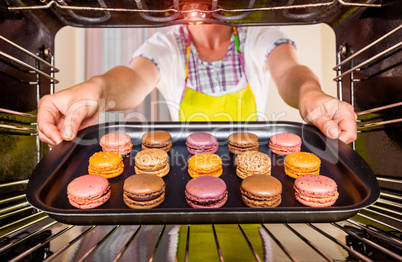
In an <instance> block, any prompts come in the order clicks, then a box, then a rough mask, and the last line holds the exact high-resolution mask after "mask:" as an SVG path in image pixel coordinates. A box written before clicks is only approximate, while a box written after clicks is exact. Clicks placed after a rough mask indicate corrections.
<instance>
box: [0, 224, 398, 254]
mask: <svg viewBox="0 0 402 262" xmlns="http://www.w3.org/2000/svg"><path fill="white" fill-rule="evenodd" d="M180 227H184V228H185V229H186V228H188V229H187V230H188V231H187V234H188V235H187V238H184V239H180V240H179V238H176V237H173V236H175V234H176V233H177V232H178V230H179V229H180ZM211 227H212V228H211V234H216V235H215V236H214V238H215V239H216V241H215V243H214V242H210V243H208V244H207V246H208V250H210V252H212V253H213V254H212V255H213V256H215V255H216V258H217V260H220V261H224V260H225V256H226V257H227V256H229V254H225V253H222V250H221V248H220V244H221V243H219V237H220V234H219V232H218V233H216V232H215V231H212V230H213V228H214V225H211ZM191 228H192V225H188V226H186V225H183V226H175V225H169V226H167V225H165V226H162V225H161V226H150V225H147V226H141V225H139V226H72V225H65V224H62V223H58V222H55V221H53V220H51V219H50V218H46V219H44V220H42V221H38V222H37V223H35V224H33V225H31V226H30V227H29V228H24V229H23V230H21V231H17V232H14V233H13V234H10V235H8V236H7V237H4V236H2V238H1V240H2V241H7V242H8V244H7V245H4V246H2V247H1V249H0V252H3V253H2V254H7V255H8V256H9V257H7V259H9V261H17V260H18V259H22V258H24V257H25V258H27V257H29V256H30V255H38V250H43V249H44V247H46V248H45V249H44V250H45V252H44V251H41V252H44V253H45V254H42V253H40V254H41V255H43V257H42V258H41V259H43V260H45V261H51V260H52V261H55V260H56V261H83V260H90V261H93V260H95V261H98V259H101V260H102V261H126V260H127V259H130V261H161V258H165V260H163V261H170V259H172V258H174V259H175V258H177V257H182V258H184V261H188V260H194V257H192V255H195V253H194V252H195V248H197V247H195V246H193V245H192V244H191V241H192V238H193V237H195V236H192V231H191ZM260 228H261V230H260V234H261V235H262V237H263V238H264V239H265V241H266V243H265V245H266V246H267V248H268V249H267V250H269V251H270V253H269V254H266V257H265V259H267V258H268V259H270V260H272V261H288V260H290V261H322V260H327V261H334V260H338V261H345V260H351V259H352V256H354V257H356V258H358V259H359V260H361V261H379V260H376V259H371V258H369V256H370V252H368V251H367V253H365V252H364V250H363V251H361V250H357V249H356V247H353V246H351V244H350V242H349V240H348V238H349V237H352V238H354V239H355V240H356V241H359V242H360V243H364V245H367V248H374V249H377V251H379V252H380V253H381V255H383V256H384V257H383V258H384V261H385V260H386V261H401V259H402V257H401V256H400V253H398V252H400V251H401V248H402V245H401V240H400V239H398V238H395V237H392V236H389V235H387V234H385V233H384V232H382V231H378V230H377V229H372V228H370V227H367V226H366V225H363V224H360V223H358V222H356V221H354V220H352V219H349V220H347V221H343V222H340V223H331V224H287V223H284V224H261V225H260ZM238 231H239V232H233V233H236V234H240V235H243V236H244V241H245V243H248V245H247V244H245V245H244V249H243V250H238V252H251V253H253V254H254V258H250V260H254V261H260V260H263V258H261V257H259V256H258V255H257V254H256V252H255V250H254V246H253V245H254V243H253V242H252V241H250V240H249V239H248V238H247V234H246V233H245V232H244V231H243V230H242V225H238ZM45 232H47V234H45ZM396 233H399V234H400V233H401V232H400V231H399V232H396ZM41 234H45V235H46V237H43V238H40V239H39V240H33V243H31V245H32V246H31V247H28V248H27V250H25V251H23V252H21V253H20V254H17V253H13V254H10V253H4V252H7V251H10V250H12V249H13V248H14V247H15V246H18V245H21V244H22V243H24V242H27V241H28V240H29V239H31V240H32V239H34V238H35V237H38V235H41ZM374 235H375V236H377V238H383V239H385V240H386V241H389V242H391V243H392V244H393V245H394V246H396V247H395V248H393V250H392V249H391V248H384V247H382V246H381V245H379V244H378V243H376V242H375V241H373V240H372V236H374ZM169 241H170V242H169ZM176 241H186V244H185V245H186V249H185V250H183V252H184V253H185V254H176V253H174V252H173V255H172V253H171V250H170V251H169V250H168V249H169V248H168V247H167V246H169V245H171V244H175V243H176ZM239 241H240V240H239ZM162 246H163V247H164V248H162ZM170 248H171V247H170ZM173 249H174V250H175V246H174V247H173ZM214 250H215V251H214ZM398 250H399V251H398ZM35 251H36V253H35Z"/></svg>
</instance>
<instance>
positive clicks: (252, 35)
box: [245, 26, 295, 65]
mask: <svg viewBox="0 0 402 262" xmlns="http://www.w3.org/2000/svg"><path fill="white" fill-rule="evenodd" d="M283 43H290V44H292V45H295V44H294V42H293V41H292V40H291V39H290V37H289V36H288V35H287V34H286V33H285V32H284V31H282V30H281V29H280V27H278V26H257V27H249V28H248V29H247V39H246V46H247V45H248V47H252V48H247V47H246V48H245V50H248V51H249V53H248V54H246V55H247V56H252V58H253V59H256V60H258V61H259V62H261V64H262V65H265V63H266V59H267V57H268V55H269V54H270V53H271V52H272V50H274V48H275V47H277V46H278V45H280V44H283ZM250 50H252V51H250Z"/></svg>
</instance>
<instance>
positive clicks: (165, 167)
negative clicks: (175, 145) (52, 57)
mask: <svg viewBox="0 0 402 262" xmlns="http://www.w3.org/2000/svg"><path fill="white" fill-rule="evenodd" d="M134 161H135V166H134V169H135V173H136V174H144V173H146V174H152V175H156V176H159V177H164V176H166V175H167V174H168V173H169V171H170V165H169V156H168V154H167V153H166V151H164V150H162V149H157V148H154V149H145V150H142V151H140V152H138V153H137V154H136V155H135V158H134Z"/></svg>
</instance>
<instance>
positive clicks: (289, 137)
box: [269, 133, 302, 156]
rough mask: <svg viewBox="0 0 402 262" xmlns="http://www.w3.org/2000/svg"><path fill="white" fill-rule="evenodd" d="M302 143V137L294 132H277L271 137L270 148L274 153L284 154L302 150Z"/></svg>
mask: <svg viewBox="0 0 402 262" xmlns="http://www.w3.org/2000/svg"><path fill="white" fill-rule="evenodd" d="M301 144H302V140H301V138H300V137H299V136H298V135H296V134H292V133H280V134H276V135H273V136H272V137H271V138H270V139H269V148H270V149H271V151H272V153H275V154H277V155H283V156H284V155H289V154H290V153H294V152H300V149H301Z"/></svg>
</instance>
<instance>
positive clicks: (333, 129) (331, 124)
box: [309, 116, 341, 139]
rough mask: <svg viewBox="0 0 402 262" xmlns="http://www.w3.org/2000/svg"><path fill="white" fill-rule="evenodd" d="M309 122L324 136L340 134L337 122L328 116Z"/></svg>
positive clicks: (335, 136) (334, 137) (330, 136)
mask: <svg viewBox="0 0 402 262" xmlns="http://www.w3.org/2000/svg"><path fill="white" fill-rule="evenodd" d="M309 124H312V125H314V126H316V127H317V128H318V129H320V131H321V132H322V133H323V134H324V135H325V136H327V137H329V138H332V139H337V138H339V135H340V134H341V130H340V128H339V126H338V124H337V123H336V122H335V121H334V120H332V119H331V118H329V117H328V116H322V117H321V118H317V119H313V120H310V121H309Z"/></svg>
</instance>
